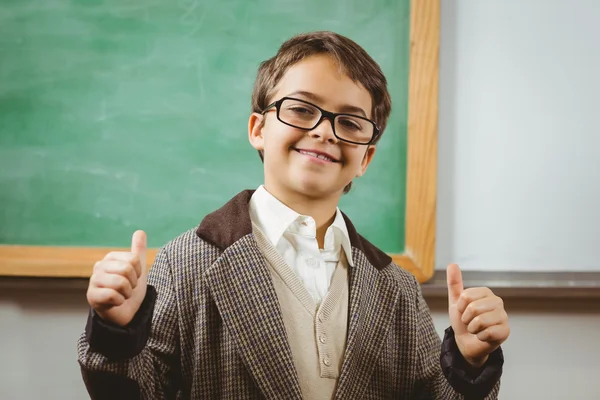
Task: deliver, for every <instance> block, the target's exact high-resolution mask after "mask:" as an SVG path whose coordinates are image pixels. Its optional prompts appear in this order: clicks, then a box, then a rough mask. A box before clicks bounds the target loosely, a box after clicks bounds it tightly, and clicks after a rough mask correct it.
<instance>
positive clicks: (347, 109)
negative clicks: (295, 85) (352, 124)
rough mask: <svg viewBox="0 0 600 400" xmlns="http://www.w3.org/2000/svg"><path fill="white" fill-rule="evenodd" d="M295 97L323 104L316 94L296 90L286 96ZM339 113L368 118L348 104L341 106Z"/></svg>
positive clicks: (364, 113)
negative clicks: (298, 96)
mask: <svg viewBox="0 0 600 400" xmlns="http://www.w3.org/2000/svg"><path fill="white" fill-rule="evenodd" d="M296 95H300V96H303V97H306V98H308V99H310V100H312V101H316V102H318V103H322V102H323V98H322V97H321V96H319V95H317V94H314V93H311V92H306V91H304V90H297V91H295V92H292V93H290V94H288V95H287V96H296ZM340 112H342V113H349V114H359V115H362V116H363V117H365V118H367V119H368V118H369V117H367V113H366V112H365V110H363V109H362V108H360V107H356V106H351V105H350V104H344V105H343V106H341V107H340Z"/></svg>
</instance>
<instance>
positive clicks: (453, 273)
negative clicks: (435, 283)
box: [446, 264, 463, 306]
mask: <svg viewBox="0 0 600 400" xmlns="http://www.w3.org/2000/svg"><path fill="white" fill-rule="evenodd" d="M446 282H447V284H448V304H449V305H450V306H452V305H454V304H455V303H456V302H457V301H458V299H459V297H460V294H461V293H462V292H463V280H462V273H461V272H460V268H459V267H458V265H456V264H450V265H449V266H448V268H447V269H446Z"/></svg>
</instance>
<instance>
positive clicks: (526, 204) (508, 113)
mask: <svg viewBox="0 0 600 400" xmlns="http://www.w3.org/2000/svg"><path fill="white" fill-rule="evenodd" d="M599 17H600V2H596V1H594V0H577V1H567V0H563V1H561V0H555V1H543V0H528V1H526V2H523V1H519V0H507V1H502V2H499V1H497V0H478V1H455V2H442V9H441V36H440V47H441V49H440V111H439V113H440V114H439V155H438V157H439V159H438V199H437V229H436V236H437V237H436V269H443V268H445V266H446V265H447V263H449V262H457V263H459V264H460V265H461V267H462V268H463V269H465V270H488V271H598V270H600V257H599V255H600V254H599V253H600V129H599V128H598V123H599V122H598V118H599V116H600V101H599V99H600V24H598V19H599Z"/></svg>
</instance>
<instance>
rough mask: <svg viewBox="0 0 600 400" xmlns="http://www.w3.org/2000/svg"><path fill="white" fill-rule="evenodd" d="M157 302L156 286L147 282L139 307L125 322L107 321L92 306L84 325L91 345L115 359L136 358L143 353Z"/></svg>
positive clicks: (104, 354)
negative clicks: (120, 324)
mask: <svg viewBox="0 0 600 400" xmlns="http://www.w3.org/2000/svg"><path fill="white" fill-rule="evenodd" d="M155 302H156V289H154V287H153V286H151V285H148V286H147V289H146V297H145V298H144V301H143V302H142V305H141V306H140V309H139V310H138V312H137V313H136V314H135V316H134V317H133V319H132V320H131V322H130V323H129V324H127V325H126V326H119V325H116V324H113V323H110V322H107V321H104V320H103V319H102V318H100V316H98V314H96V312H95V311H94V310H93V309H90V314H89V316H88V320H87V324H86V326H85V335H86V339H87V342H88V343H89V345H90V349H91V350H92V351H93V352H97V353H100V354H102V355H103V356H104V357H106V358H108V359H109V360H113V361H116V360H124V359H129V358H133V357H135V356H137V355H138V354H140V353H141V352H142V350H143V349H144V347H145V346H146V343H147V342H148V338H149V337H150V331H151V328H152V314H153V313H154V304H155Z"/></svg>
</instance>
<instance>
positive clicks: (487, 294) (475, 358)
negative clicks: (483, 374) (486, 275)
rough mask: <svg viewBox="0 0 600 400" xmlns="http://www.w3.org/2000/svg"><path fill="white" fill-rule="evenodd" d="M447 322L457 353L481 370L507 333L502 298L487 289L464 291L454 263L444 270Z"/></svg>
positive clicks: (507, 327)
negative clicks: (446, 293) (446, 294)
mask: <svg viewBox="0 0 600 400" xmlns="http://www.w3.org/2000/svg"><path fill="white" fill-rule="evenodd" d="M446 277H447V281H448V307H449V314H450V322H451V324H452V329H453V330H454V338H455V340H456V345H457V346H458V350H460V353H461V354H462V355H463V357H464V358H465V360H467V362H468V363H469V364H471V365H472V366H474V367H481V366H483V364H485V362H486V361H487V359H488V356H489V354H491V353H493V352H494V350H496V349H497V348H498V347H500V345H501V344H502V343H504V341H505V340H506V339H507V338H508V335H509V334H510V328H509V326H508V315H507V314H506V311H505V310H504V303H503V301H502V299H501V298H500V297H498V296H496V295H495V294H494V293H492V291H491V290H490V289H489V288H486V287H476V288H468V289H464V288H463V281H462V274H461V272H460V268H459V267H458V265H456V264H450V265H449V266H448V269H447V270H446Z"/></svg>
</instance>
